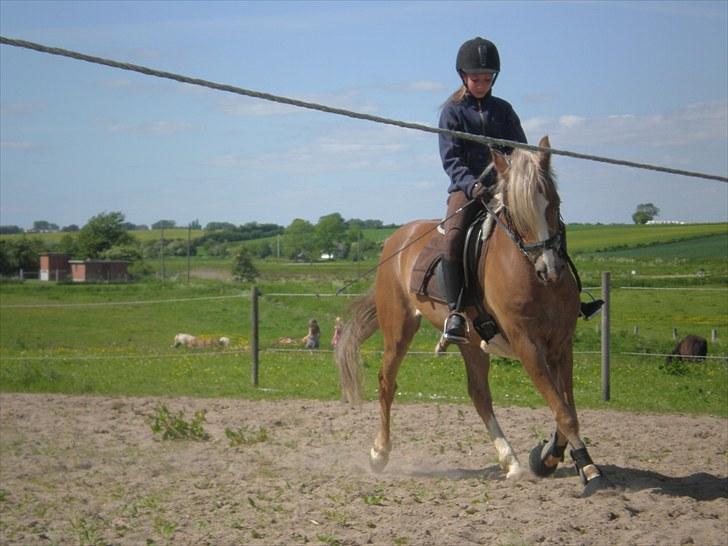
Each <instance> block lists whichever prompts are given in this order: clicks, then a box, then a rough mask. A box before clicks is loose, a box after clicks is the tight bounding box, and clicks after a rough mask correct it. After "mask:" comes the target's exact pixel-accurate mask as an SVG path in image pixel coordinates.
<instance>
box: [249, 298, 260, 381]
mask: <svg viewBox="0 0 728 546" xmlns="http://www.w3.org/2000/svg"><path fill="white" fill-rule="evenodd" d="M259 295H260V291H259V290H258V287H257V286H253V288H252V289H251V291H250V302H251V306H250V307H251V310H252V311H251V313H252V316H251V328H252V332H251V335H250V352H251V354H252V356H253V370H252V374H253V386H254V387H257V386H258V363H259V360H258V296H259Z"/></svg>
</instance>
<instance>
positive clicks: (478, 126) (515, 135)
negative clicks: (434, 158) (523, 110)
mask: <svg viewBox="0 0 728 546" xmlns="http://www.w3.org/2000/svg"><path fill="white" fill-rule="evenodd" d="M440 128H442V129H452V130H454V131H461V132H464V133H471V134H475V135H483V136H488V137H493V138H502V139H505V140H513V141H515V142H523V143H526V134H525V133H524V132H523V128H522V127H521V120H519V119H518V115H517V114H516V112H515V111H514V110H513V107H512V106H511V105H510V104H509V103H508V102H506V101H504V100H503V99H499V98H498V97H494V96H493V95H491V94H490V93H488V94H487V95H486V96H485V97H483V98H482V99H476V98H475V97H473V96H472V95H470V94H469V93H468V94H467V95H466V96H465V98H463V100H462V101H457V102H452V101H450V102H448V103H447V104H446V105H445V106H444V107H443V109H442V113H441V114H440ZM506 151H507V152H510V149H509V150H506ZM440 157H441V158H442V167H443V168H444V169H445V172H446V173H447V174H448V176H449V177H450V186H449V187H448V189H447V191H448V193H452V192H454V191H458V190H460V191H463V192H465V195H466V196H467V197H468V198H470V197H471V191H472V189H473V185H474V184H475V181H476V180H477V178H478V176H480V174H481V173H482V172H483V171H484V170H485V168H486V167H487V166H488V164H489V163H490V161H491V159H490V150H489V149H488V147H487V146H486V145H484V144H478V143H477V142H472V141H470V140H464V139H460V138H454V137H451V136H449V135H440Z"/></svg>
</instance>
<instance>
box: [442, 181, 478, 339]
mask: <svg viewBox="0 0 728 546" xmlns="http://www.w3.org/2000/svg"><path fill="white" fill-rule="evenodd" d="M467 202H468V198H467V197H466V196H465V194H464V193H463V192H461V191H456V192H453V193H451V194H450V196H449V197H448V200H447V218H448V220H447V222H445V253H444V255H443V258H442V273H443V282H444V284H445V297H446V298H447V305H448V308H449V310H450V314H449V315H448V317H447V319H446V320H445V327H444V329H443V336H444V338H445V339H446V340H447V341H449V342H451V343H465V342H467V340H468V334H467V321H466V319H465V316H464V315H463V314H462V291H463V266H462V253H463V244H464V243H465V230H466V228H467V223H468V220H469V218H470V217H471V216H472V214H469V213H470V211H469V210H468V209H467V208H466V209H462V210H461V211H460V212H459V213H457V214H456V211H457V210H458V209H461V208H462V207H463V206H464V205H465V204H466V203H467ZM469 208H474V207H472V206H471V207H469Z"/></svg>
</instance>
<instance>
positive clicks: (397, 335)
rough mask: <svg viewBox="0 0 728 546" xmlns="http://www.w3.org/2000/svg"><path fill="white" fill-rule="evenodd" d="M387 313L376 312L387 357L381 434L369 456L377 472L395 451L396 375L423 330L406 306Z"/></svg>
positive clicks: (383, 369)
mask: <svg viewBox="0 0 728 546" xmlns="http://www.w3.org/2000/svg"><path fill="white" fill-rule="evenodd" d="M390 304H391V301H390ZM387 311H388V312H384V313H383V312H380V310H379V307H378V308H377V314H378V316H379V325H380V328H381V330H382V335H383V337H384V354H383V356H382V367H381V368H380V370H379V411H380V424H379V432H378V433H377V436H376V438H375V439H374V445H373V446H372V449H371V452H370V453H369V464H370V466H371V468H372V470H374V471H375V472H381V471H382V470H384V467H385V466H387V463H388V462H389V454H390V452H391V451H392V440H391V439H390V423H391V410H392V402H393V400H394V395H395V393H396V391H397V372H399V366H400V364H402V360H403V359H404V356H405V355H406V354H407V350H408V349H409V346H410V343H411V342H412V338H413V337H414V335H415V333H416V332H417V329H418V328H419V326H420V316H419V315H416V314H414V313H412V314H410V313H408V311H407V307H406V306H402V305H393V304H392V305H388V306H387Z"/></svg>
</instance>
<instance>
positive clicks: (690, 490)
mask: <svg viewBox="0 0 728 546" xmlns="http://www.w3.org/2000/svg"><path fill="white" fill-rule="evenodd" d="M599 468H601V469H602V471H603V472H604V475H605V477H606V478H607V480H608V481H609V482H611V484H612V486H613V487H614V488H616V489H621V490H624V491H644V490H648V489H650V490H654V491H655V492H656V493H660V494H663V495H670V496H673V497H691V498H693V499H695V500H697V501H712V500H716V499H725V498H728V478H719V477H717V476H714V475H712V474H707V473H705V472H698V473H696V474H690V475H689V476H682V477H673V476H665V475H664V474H660V473H658V472H653V471H651V470H642V469H639V468H623V467H621V466H615V465H599ZM407 473H408V474H409V475H411V476H415V477H418V476H419V477H428V478H432V477H436V478H445V479H449V480H469V479H479V480H483V479H485V480H493V481H502V480H505V479H506V477H505V473H504V472H503V470H502V469H501V468H500V467H499V466H498V465H493V466H488V467H485V468H479V469H465V468H437V469H434V468H433V469H422V468H418V469H412V470H411V471H409V472H407ZM529 477H530V479H533V480H537V479H538V478H535V477H534V476H533V475H530V474H529ZM575 477H576V472H575V470H574V468H573V467H572V466H570V465H568V464H567V465H564V466H561V467H559V468H558V469H557V470H556V472H555V473H554V475H553V478H555V479H561V478H575Z"/></svg>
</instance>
